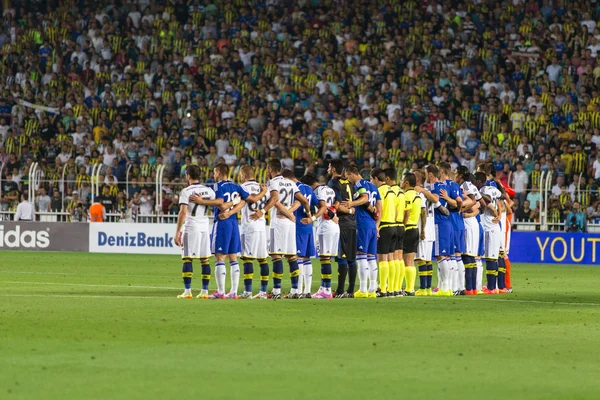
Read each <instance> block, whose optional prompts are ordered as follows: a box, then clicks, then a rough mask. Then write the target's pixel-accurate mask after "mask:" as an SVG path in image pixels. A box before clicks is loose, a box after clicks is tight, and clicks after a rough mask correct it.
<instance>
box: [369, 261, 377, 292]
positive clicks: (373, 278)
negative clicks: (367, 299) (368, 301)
mask: <svg viewBox="0 0 600 400" xmlns="http://www.w3.org/2000/svg"><path fill="white" fill-rule="evenodd" d="M378 272H379V268H378V266H377V260H370V261H369V280H370V282H369V292H370V293H374V292H376V291H377V273H378Z"/></svg>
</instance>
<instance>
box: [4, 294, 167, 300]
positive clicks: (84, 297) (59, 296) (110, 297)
mask: <svg viewBox="0 0 600 400" xmlns="http://www.w3.org/2000/svg"><path fill="white" fill-rule="evenodd" d="M0 297H55V298H62V299H67V298H75V299H138V300H139V299H163V300H164V299H175V298H176V297H174V296H173V297H165V296H119V295H116V296H103V295H89V296H87V295H79V294H73V295H67V294H48V295H46V294H8V293H3V294H0Z"/></svg>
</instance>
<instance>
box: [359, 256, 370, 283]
mask: <svg viewBox="0 0 600 400" xmlns="http://www.w3.org/2000/svg"><path fill="white" fill-rule="evenodd" d="M356 260H357V261H358V283H359V288H358V290H360V291H361V292H362V293H367V284H368V281H367V279H368V277H369V262H368V261H367V255H366V254H358V255H357V256H356Z"/></svg>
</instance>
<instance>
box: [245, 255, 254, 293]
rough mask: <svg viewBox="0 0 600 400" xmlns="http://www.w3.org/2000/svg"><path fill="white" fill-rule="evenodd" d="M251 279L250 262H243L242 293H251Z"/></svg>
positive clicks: (251, 268) (252, 274) (252, 272)
mask: <svg viewBox="0 0 600 400" xmlns="http://www.w3.org/2000/svg"><path fill="white" fill-rule="evenodd" d="M252 278H254V265H253V264H252V260H244V291H246V292H248V293H252Z"/></svg>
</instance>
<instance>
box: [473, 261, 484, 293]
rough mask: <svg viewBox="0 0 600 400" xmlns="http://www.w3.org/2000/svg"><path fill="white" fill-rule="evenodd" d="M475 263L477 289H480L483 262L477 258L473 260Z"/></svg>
mask: <svg viewBox="0 0 600 400" xmlns="http://www.w3.org/2000/svg"><path fill="white" fill-rule="evenodd" d="M475 264H477V290H481V288H482V287H483V286H482V285H483V262H481V259H480V258H478V259H476V260H475Z"/></svg>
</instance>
